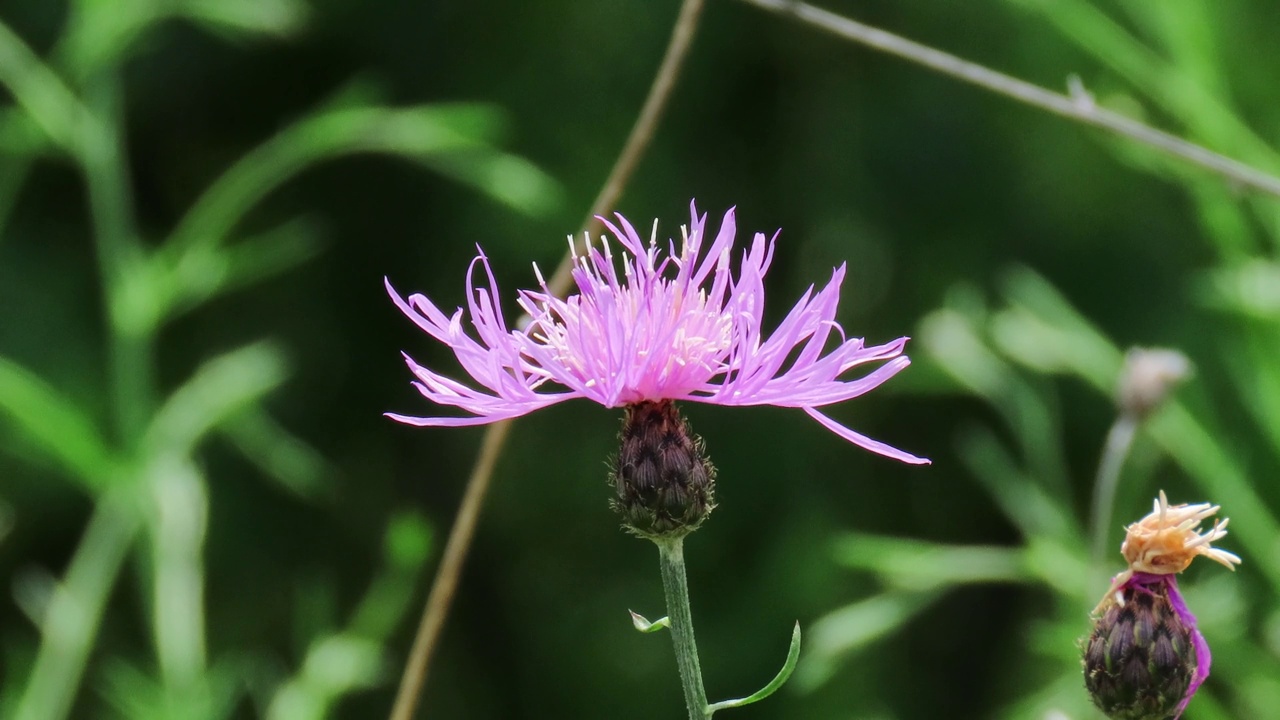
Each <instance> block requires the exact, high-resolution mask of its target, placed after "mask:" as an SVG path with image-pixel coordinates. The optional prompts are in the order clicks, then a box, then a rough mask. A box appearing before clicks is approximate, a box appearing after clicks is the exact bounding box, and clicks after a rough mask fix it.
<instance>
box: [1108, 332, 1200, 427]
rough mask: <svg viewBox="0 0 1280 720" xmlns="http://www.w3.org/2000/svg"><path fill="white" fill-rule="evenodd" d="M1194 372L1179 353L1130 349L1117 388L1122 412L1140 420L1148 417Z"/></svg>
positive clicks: (1189, 362)
mask: <svg viewBox="0 0 1280 720" xmlns="http://www.w3.org/2000/svg"><path fill="white" fill-rule="evenodd" d="M1191 370H1192V367H1191V361H1190V360H1188V359H1187V356H1186V355H1183V354H1182V353H1180V352H1178V351H1177V350H1166V349H1162V348H1131V349H1130V350H1129V352H1127V353H1125V356H1124V369H1123V370H1121V371H1120V383H1119V386H1118V387H1117V389H1116V403H1117V404H1118V405H1119V406H1120V411H1121V412H1122V413H1124V414H1125V415H1129V416H1131V417H1134V418H1137V419H1139V420H1141V419H1143V418H1145V417H1146V416H1148V415H1150V414H1151V412H1152V411H1153V410H1155V409H1156V408H1157V407H1159V406H1160V404H1161V403H1163V402H1164V401H1165V398H1167V397H1168V396H1169V393H1171V392H1173V389H1174V388H1175V387H1177V386H1178V385H1179V384H1180V383H1181V382H1182V381H1183V380H1186V379H1187V378H1188V377H1190V376H1191Z"/></svg>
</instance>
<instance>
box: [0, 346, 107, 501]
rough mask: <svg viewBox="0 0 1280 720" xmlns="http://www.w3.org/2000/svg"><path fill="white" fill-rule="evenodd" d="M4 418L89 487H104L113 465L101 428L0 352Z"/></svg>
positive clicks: (0, 412) (0, 408) (1, 416)
mask: <svg viewBox="0 0 1280 720" xmlns="http://www.w3.org/2000/svg"><path fill="white" fill-rule="evenodd" d="M0 419H7V421H8V423H7V424H10V425H12V426H13V427H15V428H16V429H17V430H18V431H19V432H20V433H22V434H23V435H24V436H25V437H26V438H27V439H28V440H30V441H31V442H32V444H33V445H34V446H35V447H36V448H38V449H39V450H40V451H41V452H42V453H43V454H44V455H45V456H47V457H48V458H50V459H52V460H53V461H55V462H56V463H58V464H59V465H61V466H62V467H63V468H64V469H66V470H67V471H68V472H70V473H71V475H72V476H74V477H75V478H77V479H78V480H80V481H81V482H82V483H83V484H84V485H85V486H86V487H88V488H90V489H97V488H100V487H102V486H103V485H104V484H105V482H106V480H107V478H108V477H109V476H110V474H111V472H112V468H113V467H114V465H115V461H114V458H113V457H112V453H111V451H110V450H109V449H108V448H107V445H106V442H105V441H104V440H103V439H102V436H101V435H100V434H99V433H98V428H97V426H96V425H94V423H93V421H92V420H90V419H89V418H88V416H86V415H85V414H84V413H83V412H82V411H81V410H80V408H78V407H76V406H75V404H74V403H72V402H71V401H70V400H68V399H66V398H64V397H62V396H61V395H59V394H58V392H57V391H56V390H54V389H53V388H52V387H50V386H49V385H48V384H47V383H45V382H44V381H43V380H41V379H40V378H39V377H37V376H36V375H35V374H34V373H32V372H30V371H29V370H27V369H25V368H23V367H21V366H20V365H18V364H17V363H15V362H13V361H12V360H9V359H7V358H4V357H0Z"/></svg>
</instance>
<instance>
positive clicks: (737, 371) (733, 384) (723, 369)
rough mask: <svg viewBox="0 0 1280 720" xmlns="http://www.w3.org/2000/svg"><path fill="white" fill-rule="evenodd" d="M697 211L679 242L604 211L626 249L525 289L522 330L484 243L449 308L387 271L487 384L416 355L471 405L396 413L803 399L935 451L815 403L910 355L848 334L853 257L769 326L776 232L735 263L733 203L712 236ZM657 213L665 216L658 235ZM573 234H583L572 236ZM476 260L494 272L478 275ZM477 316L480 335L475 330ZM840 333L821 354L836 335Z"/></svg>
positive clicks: (490, 413) (455, 397)
mask: <svg viewBox="0 0 1280 720" xmlns="http://www.w3.org/2000/svg"><path fill="white" fill-rule="evenodd" d="M690 211H691V215H692V218H691V221H690V226H689V227H688V228H682V230H683V233H684V236H683V240H682V242H681V245H680V248H679V250H678V252H677V248H676V247H675V243H674V242H671V243H670V244H669V246H668V248H667V252H665V253H664V252H662V250H661V249H660V248H659V246H658V244H657V242H656V238H654V239H650V240H649V241H648V242H647V243H646V242H645V241H644V240H642V239H641V238H640V236H639V235H638V234H637V233H636V231H635V229H634V228H633V227H632V226H631V224H630V223H628V222H627V220H626V219H625V218H623V217H622V216H621V215H618V216H617V220H618V224H617V225H614V224H612V223H610V222H609V221H607V220H604V219H603V218H601V220H602V221H603V222H604V224H605V226H606V227H608V229H609V231H610V233H612V235H613V236H614V238H616V239H617V241H618V242H619V243H620V244H621V246H622V250H623V252H622V253H621V258H620V259H615V258H614V255H613V252H612V249H611V248H610V245H609V240H608V238H605V239H604V241H603V244H602V247H590V248H589V249H588V250H587V253H586V255H585V256H580V255H577V254H575V255H574V269H573V279H574V280H575V281H576V283H577V286H578V292H577V294H574V295H570V296H569V297H567V298H565V299H563V300H561V299H559V298H557V297H555V296H554V295H552V293H551V292H550V291H549V290H548V289H547V285H546V281H545V280H543V278H542V273H541V272H539V271H538V268H537V265H535V266H534V272H535V274H536V275H537V277H538V283H539V285H540V287H541V290H523V291H521V292H520V296H519V304H520V307H521V308H522V309H523V310H524V311H525V313H527V314H528V315H529V317H530V318H531V321H530V322H529V323H528V325H527V327H524V328H517V329H511V328H509V327H508V326H507V323H506V320H505V319H504V318H503V315H502V310H501V302H500V300H499V295H498V289H497V286H496V283H495V282H494V279H493V272H492V270H491V269H490V267H489V261H488V258H486V257H485V256H484V252H483V250H481V251H480V254H479V255H478V256H477V257H476V258H475V260H473V261H472V263H471V267H470V269H469V270H468V272H467V287H468V301H467V308H466V310H465V311H464V310H463V309H462V308H458V310H457V311H456V312H454V314H453V315H452V316H446V315H445V314H444V313H442V312H441V311H440V310H439V308H437V307H436V305H435V304H434V303H432V302H431V301H430V300H428V299H427V298H426V297H424V296H422V295H411V296H410V297H409V299H408V301H405V300H404V299H403V298H402V297H400V295H399V294H398V293H397V292H396V291H395V290H394V289H393V288H392V287H391V284H390V282H389V281H388V283H387V292H389V293H390V294H391V298H392V299H393V300H394V301H395V303H396V306H397V307H399V308H400V310H401V311H402V312H404V314H405V315H408V316H409V318H410V319H412V320H413V321H414V322H415V323H417V324H418V327H420V328H422V329H423V330H425V331H426V332H427V334H428V335H430V336H431V337H433V338H435V339H436V340H439V341H440V342H442V343H445V344H446V345H448V346H449V347H450V348H452V349H453V352H454V354H455V355H456V356H457V358H458V362H459V363H461V365H462V367H463V369H464V370H466V372H467V374H468V375H470V376H471V378H472V380H474V381H475V382H476V383H477V384H479V385H480V386H482V387H483V389H479V390H478V389H475V388H473V387H470V386H468V385H466V384H463V383H460V382H458V381H456V380H453V379H451V378H448V377H446V376H444V375H441V374H439V373H437V372H435V371H433V370H431V369H429V368H425V367H423V366H421V365H419V364H418V363H416V362H414V360H413V358H411V357H409V356H408V355H405V361H406V362H407V363H408V364H409V369H410V370H412V371H413V374H414V375H415V376H416V377H417V379H418V382H415V383H414V385H415V386H416V387H417V388H418V390H419V391H420V392H421V393H422V394H423V395H424V396H426V398H427V399H428V400H431V401H432V402H434V403H437V404H440V405H449V406H453V407H456V408H459V409H461V410H463V411H465V412H467V413H470V415H469V416H466V417H448V416H431V417H411V416H406V415H397V414H391V413H389V414H388V417H390V418H392V419H393V420H397V421H399V422H403V423H408V424H410V425H419V426H462V425H483V424H487V423H492V422H496V421H499V420H505V419H509V418H515V417H519V416H521V415H526V414H528V413H530V412H533V411H534V410H538V409H540V408H544V407H547V406H548V405H553V404H555V403H558V402H562V401H564V400H569V399H572V398H587V399H589V400H594V401H595V402H598V403H600V404H601V405H604V406H605V407H620V406H625V405H628V404H631V403H636V402H640V401H644V400H687V401H690V402H703V403H711V404H715V405H777V406H781V407H795V408H800V409H802V410H804V411H805V412H806V413H807V414H808V415H809V416H810V417H812V418H813V419H814V420H817V421H818V422H819V423H820V424H821V425H822V426H823V427H825V428H827V429H828V430H831V431H832V432H834V433H836V434H837V435H839V436H840V437H842V438H844V439H846V440H848V441H850V442H852V443H854V444H856V445H859V446H861V447H864V448H866V449H868V450H871V451H873V452H877V453H880V454H881V455H886V456H888V457H891V458H895V459H898V460H902V461H904V462H909V463H927V462H929V461H928V460H926V459H924V458H919V457H916V456H914V455H911V454H909V453H906V452H903V451H901V450H898V449H896V448H893V447H890V446H888V445H886V444H884V443H881V442H878V441H876V440H872V439H871V438H868V437H866V436H864V435H861V434H859V433H857V432H854V431H853V430H850V429H849V428H846V427H844V426H843V425H841V424H840V423H838V422H836V421H835V420H832V419H831V418H829V417H827V416H826V415H823V414H822V413H820V412H818V410H817V408H820V407H825V406H827V405H832V404H834V403H838V402H843V401H845V400H849V399H852V398H855V397H858V396H859V395H862V394H863V393H866V392H868V391H870V390H872V389H874V388H876V387H878V386H879V385H880V384H881V383H883V382H885V381H886V380H888V379H889V378H891V377H893V376H894V375H896V374H897V373H898V372H899V371H901V370H902V369H903V368H905V367H907V365H908V364H910V360H909V359H908V358H907V356H906V355H903V354H902V350H903V347H904V346H905V345H906V342H907V338H905V337H904V338H898V339H897V340H894V341H892V342H889V343H886V344H884V345H876V346H871V347H867V346H866V345H865V344H864V343H863V340H862V338H846V337H845V334H844V330H843V329H842V328H841V327H840V325H839V323H837V322H836V321H835V315H836V305H837V302H838V300H839V294H840V282H841V280H843V279H844V266H843V265H841V266H840V267H838V268H836V269H835V270H834V272H833V273H832V276H831V281H830V282H829V283H827V286H826V287H825V288H823V289H822V290H820V291H818V292H817V293H815V292H814V288H813V287H812V286H811V287H810V288H809V289H808V290H807V291H805V293H804V295H803V296H802V297H801V298H800V301H799V302H797V303H796V305H795V307H793V308H792V309H791V312H790V313H788V314H787V317H786V318H785V319H784V320H783V321H782V323H781V324H780V325H779V326H778V327H777V328H776V329H775V330H774V331H773V333H772V334H770V335H769V336H768V337H765V336H764V332H763V328H762V320H763V317H764V275H765V272H766V271H767V270H768V268H769V262H770V260H771V259H772V257H773V242H774V240H775V239H776V238H777V236H776V235H775V236H774V238H773V239H769V240H766V239H765V236H764V234H763V233H756V235H755V237H754V238H753V240H752V242H751V248H750V250H749V251H747V252H745V253H744V254H743V256H742V262H741V264H740V265H739V267H738V272H737V276H736V277H734V276H732V275H731V274H730V270H729V264H730V255H731V251H732V249H733V242H734V234H735V225H734V215H733V210H732V209H731V210H729V212H727V213H725V216H724V220H723V221H722V222H721V224H720V231H719V233H717V234H716V237H715V239H714V240H713V241H711V244H710V247H704V241H705V240H706V235H705V232H704V228H705V225H706V215H705V214H704V215H702V216H699V215H698V213H697V209H696V208H695V207H694V206H693V205H692V204H691V205H690ZM656 231H657V226H656V225H655V227H654V232H655V234H656ZM570 246H572V242H570ZM477 265H480V266H482V267H483V268H484V273H485V278H486V279H487V282H485V283H480V284H478V283H476V282H475V277H474V275H475V271H476V267H477ZM464 315H469V316H470V324H471V326H472V327H473V328H474V329H475V333H476V337H474V338H473V337H472V336H471V335H470V334H468V332H467V331H466V329H465V327H464V324H463V318H464ZM833 334H834V335H835V336H837V337H838V343H837V344H836V346H835V347H833V348H832V349H831V350H830V352H827V353H825V354H824V353H823V350H824V348H825V346H826V345H827V344H828V340H830V339H831V338H832V336H833ZM879 362H883V364H882V365H880V366H879V367H876V368H875V369H873V370H871V371H870V372H867V373H866V374H865V375H863V376H861V377H854V378H850V379H841V377H842V376H845V375H847V374H849V373H850V372H851V371H853V370H854V368H857V367H859V366H863V365H868V364H871V363H879Z"/></svg>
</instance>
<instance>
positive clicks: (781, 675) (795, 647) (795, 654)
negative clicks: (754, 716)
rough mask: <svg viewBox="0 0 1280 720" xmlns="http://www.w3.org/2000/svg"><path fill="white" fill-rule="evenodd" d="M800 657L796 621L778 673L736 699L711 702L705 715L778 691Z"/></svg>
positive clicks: (761, 698)
mask: <svg viewBox="0 0 1280 720" xmlns="http://www.w3.org/2000/svg"><path fill="white" fill-rule="evenodd" d="M799 659H800V623H799V622H797V623H796V626H795V629H793V630H792V631H791V647H789V648H788V649H787V661H786V662H785V663H783V664H782V669H781V670H779V671H778V674H777V675H775V676H774V677H773V679H772V680H770V681H769V684H768V685H765V686H764V687H762V688H760V689H759V690H757V691H756V692H754V693H752V694H751V695H748V696H747V697H744V698H738V699H736V700H724V701H721V702H718V703H713V704H712V705H711V706H709V707H708V708H707V717H711V715H712V714H713V713H715V712H716V711H717V710H726V709H728V708H736V707H742V706H743V705H750V704H751V703H755V702H760V701H761V700H763V699H765V698H767V697H769V696H770V695H772V694H774V693H775V692H777V691H778V688H780V687H782V686H783V684H784V683H786V682H787V680H788V679H789V678H790V677H791V673H792V672H794V671H795V669H796V662H797V661H798V660H799Z"/></svg>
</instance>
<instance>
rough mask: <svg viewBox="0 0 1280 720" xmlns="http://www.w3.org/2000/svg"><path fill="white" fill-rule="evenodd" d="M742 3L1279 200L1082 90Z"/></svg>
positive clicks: (1268, 187)
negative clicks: (1048, 85) (1056, 87)
mask: <svg viewBox="0 0 1280 720" xmlns="http://www.w3.org/2000/svg"><path fill="white" fill-rule="evenodd" d="M742 2H745V3H747V4H748V5H755V6H756V7H759V8H763V9H765V10H768V11H770V12H773V13H776V14H778V15H783V16H787V17H792V18H795V19H796V20H799V21H800V22H803V23H805V24H807V25H810V26H812V27H815V28H818V29H820V30H824V31H826V32H829V33H831V34H832V35H836V36H839V37H841V38H844V39H845V40H851V41H853V42H856V43H858V44H860V45H866V46H868V47H871V48H875V49H876V50H879V51H881V52H885V53H888V54H890V55H896V56H898V57H900V58H902V59H904V60H908V61H910V62H913V63H916V64H918V65H924V66H925V67H927V68H930V69H932V70H936V71H937V72H939V73H941V74H943V75H948V76H950V77H953V78H956V79H957V80H963V81H964V82H967V83H970V84H972V85H977V86H978V87H981V88H985V89H987V90H990V91H991V92H994V93H996V94H998V95H1004V96H1005V97H1009V98H1013V99H1014V100H1017V101H1019V102H1022V103H1026V104H1027V105H1031V106H1033V107H1038V108H1040V109H1041V110H1047V111H1049V112H1051V113H1054V114H1055V115H1061V116H1063V117H1067V118H1071V119H1072V120H1077V121H1079V122H1082V123H1084V124H1086V125H1092V126H1094V127H1099V128H1102V129H1103V130H1108V131H1110V132H1113V133H1115V134H1117V135H1123V136H1124V137H1127V138H1130V139H1133V140H1137V141H1138V142H1140V143H1142V144H1144V145H1149V146H1151V147H1154V148H1156V149H1158V150H1161V151H1163V152H1165V153H1168V154H1170V155H1173V156H1175V157H1178V158H1181V159H1183V160H1186V161H1187V162H1190V163H1192V164H1194V165H1199V166H1200V167H1203V168H1207V169H1209V170H1212V171H1213V172H1216V173H1218V174H1219V175H1221V176H1222V177H1224V178H1226V179H1227V180H1230V181H1232V182H1234V183H1236V184H1238V185H1240V186H1243V187H1249V188H1253V189H1255V190H1260V191H1262V192H1264V193H1267V194H1269V195H1274V196H1276V197H1280V178H1277V177H1275V176H1274V175H1269V174H1267V173H1265V172H1262V171H1261V170H1258V169H1257V168H1254V167H1251V166H1249V165H1245V164H1244V163H1241V162H1238V161H1236V160H1232V159H1231V158H1229V157H1227V156H1225V155H1221V154H1219V153H1216V152H1213V151H1212V150H1209V149H1208V148H1205V147H1201V146H1200V145H1196V144H1195V143H1191V142H1187V141H1186V140H1183V139H1182V138H1179V137H1176V136H1174V135H1170V134H1169V133H1166V132H1162V131H1160V130H1156V129H1155V128H1152V127H1149V126H1147V125H1144V124H1142V123H1140V122H1137V121H1136V120H1132V119H1130V118H1127V117H1125V116H1123V115H1120V114H1119V113H1115V112H1112V111H1110V110H1106V109H1104V108H1101V107H1099V106H1098V105H1097V104H1096V103H1095V102H1094V101H1093V98H1092V97H1090V96H1089V94H1088V93H1087V92H1084V91H1083V88H1078V91H1077V92H1074V93H1073V94H1072V95H1062V94H1059V93H1055V92H1052V91H1050V90H1045V89H1044V88H1042V87H1040V86H1038V85H1033V84H1031V83H1029V82H1026V81H1023V80H1019V79H1017V78H1015V77H1010V76H1008V75H1005V74H1003V73H999V72H996V71H995V70H991V69H988V68H986V67H983V66H982V65H978V64H976V63H971V62H969V61H968V60H963V59H961V58H958V57H956V56H955V55H949V54H947V53H945V52H942V51H940V50H935V49H933V48H931V47H928V46H926V45H921V44H920V43H917V42H912V41H911V40H908V39H906V38H904V37H900V36H898V35H894V34H892V33H888V32H885V31H884V30H879V29H877V28H873V27H871V26H869V25H863V24H862V23H860V22H857V21H854V20H850V19H849V18H846V17H844V16H841V15H836V14H835V13H831V12H827V11H826V10H823V9H821V8H817V7H814V6H813V5H809V4H807V3H803V2H797V1H796V0H742Z"/></svg>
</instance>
